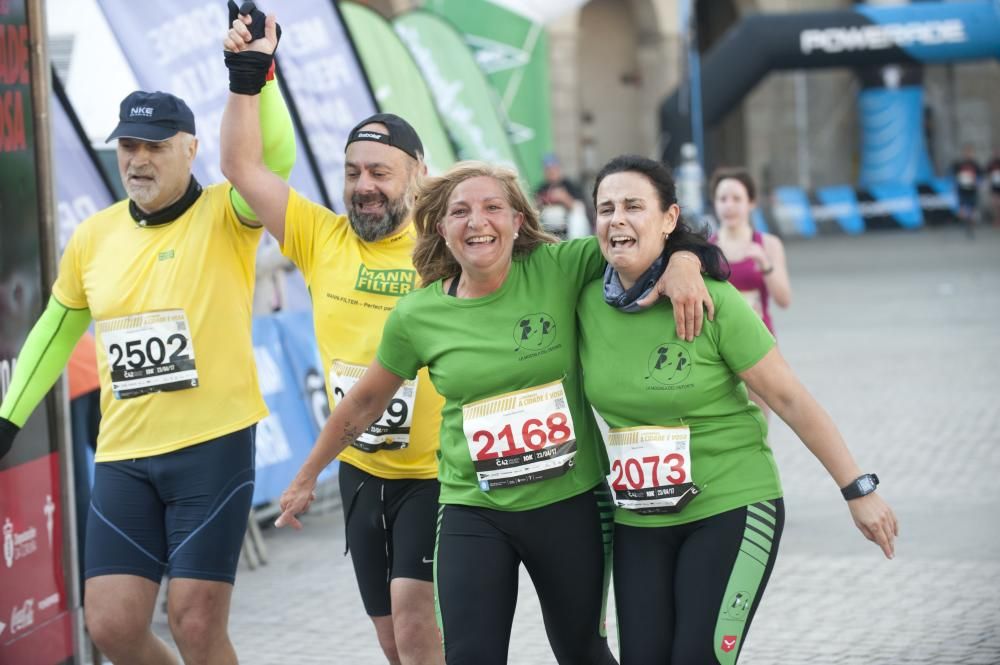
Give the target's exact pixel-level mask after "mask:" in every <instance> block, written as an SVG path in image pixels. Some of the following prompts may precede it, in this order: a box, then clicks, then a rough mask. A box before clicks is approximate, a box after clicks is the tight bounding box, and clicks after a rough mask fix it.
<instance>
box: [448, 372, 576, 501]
mask: <svg viewBox="0 0 1000 665" xmlns="http://www.w3.org/2000/svg"><path fill="white" fill-rule="evenodd" d="M462 420H463V429H464V430H465V438H466V441H467V443H468V444H469V454H470V455H471V456H472V463H473V466H474V467H475V470H476V480H477V481H478V482H479V489H481V490H483V491H484V492H488V491H490V490H491V489H496V488H500V487H515V486H517V485H526V484H528V483H537V482H539V481H542V480H548V479H549V478H555V477H558V476H561V475H563V474H564V473H566V472H567V471H568V470H569V469H571V468H573V458H574V457H575V456H576V432H575V431H574V430H573V418H572V416H571V415H570V412H569V407H568V406H567V405H566V391H565V390H564V389H563V385H562V381H554V382H552V383H548V384H545V385H543V386H537V387H535V388H528V389H525V390H518V391H516V392H512V393H506V394H503V395H498V396H496V397H490V398H488V399H484V400H480V401H478V402H473V403H471V404H466V405H465V406H463V407H462Z"/></svg>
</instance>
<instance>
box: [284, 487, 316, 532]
mask: <svg viewBox="0 0 1000 665" xmlns="http://www.w3.org/2000/svg"><path fill="white" fill-rule="evenodd" d="M315 500H316V483H315V481H313V482H301V481H299V480H298V479H296V480H294V481H292V484H291V485H289V486H288V489H286V490H285V491H284V492H282V493H281V499H279V501H278V505H279V506H280V507H281V514H280V515H278V519H276V520H275V521H274V526H276V527H278V528H279V529H280V528H281V527H283V526H287V525H289V524H290V525H291V526H292V527H293V528H295V529H301V528H302V522H300V521H299V520H298V519H297V516H298V515H301V514H302V513H304V512H306V511H307V510H309V506H310V505H311V504H312V502H313V501H315Z"/></svg>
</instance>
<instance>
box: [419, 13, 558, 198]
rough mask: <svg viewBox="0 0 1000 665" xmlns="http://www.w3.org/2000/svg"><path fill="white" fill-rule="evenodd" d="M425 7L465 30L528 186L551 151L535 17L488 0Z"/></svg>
mask: <svg viewBox="0 0 1000 665" xmlns="http://www.w3.org/2000/svg"><path fill="white" fill-rule="evenodd" d="M424 6H425V8H426V9H429V10H431V11H434V12H436V13H438V14H440V15H441V16H443V17H445V18H446V19H448V20H449V21H450V22H451V23H452V24H454V25H455V26H456V27H457V28H458V31H459V32H461V33H463V34H464V35H465V40H466V43H467V44H468V45H469V46H470V47H471V48H472V50H473V52H475V54H476V61H477V62H478V63H479V66H480V67H481V68H482V70H483V71H484V72H485V73H486V75H487V77H488V79H489V81H490V83H491V84H492V85H493V88H494V89H495V90H496V91H497V94H498V96H499V99H500V108H501V110H502V112H503V113H505V114H506V116H507V121H508V122H507V131H508V134H509V136H510V140H511V143H512V144H513V145H514V150H515V151H516V153H517V156H518V163H519V164H520V165H521V173H522V175H523V177H524V178H525V180H527V181H528V182H529V183H530V184H531V186H533V187H536V186H538V185H540V184H541V182H542V179H543V176H542V158H543V157H544V156H545V155H546V154H548V153H550V152H552V110H551V104H550V102H549V61H548V57H549V56H548V50H549V49H548V39H547V37H546V35H545V30H544V28H543V26H542V25H541V24H540V23H537V22H534V21H532V20H530V19H528V18H526V17H525V16H523V15H521V14H518V13H515V12H512V11H510V10H508V9H505V8H504V7H501V6H498V5H497V4H494V3H493V2H490V1H489V0H426V2H425V4H424Z"/></svg>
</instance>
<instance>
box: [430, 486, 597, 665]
mask: <svg viewBox="0 0 1000 665" xmlns="http://www.w3.org/2000/svg"><path fill="white" fill-rule="evenodd" d="M613 519H614V510H613V506H612V503H611V498H610V494H609V492H608V489H607V486H606V485H604V484H603V483H602V484H601V485H600V486H598V488H595V489H594V490H591V491H588V492H584V493H583V494H580V495H577V496H575V497H572V498H569V499H564V500H562V501H558V502H556V503H553V504H551V505H548V506H544V507H542V508H536V509H534V510H524V511H519V512H507V511H502V510H493V509H489V508H475V507H471V506H455V505H445V506H441V517H440V519H439V523H438V543H437V551H436V554H435V559H436V563H435V577H434V579H435V592H436V596H437V599H438V613H439V618H438V621H439V625H440V628H441V634H442V638H443V639H444V649H445V660H446V661H447V663H448V665H493V664H496V665H501V664H503V663H507V655H508V654H507V652H508V648H509V645H510V631H511V623H512V622H513V619H514V605H515V604H516V602H517V585H518V575H519V569H520V566H521V564H522V563H523V564H524V567H525V569H526V570H527V571H528V574H529V575H530V576H531V580H532V582H533V583H534V585H535V590H536V591H537V593H538V600H539V602H540V603H541V606H542V616H541V620H542V621H543V622H544V625H545V632H546V634H547V635H548V638H549V644H550V645H551V646H552V652H553V653H554V654H555V660H556V662H558V663H560V665H605V664H613V663H615V659H614V656H612V655H611V651H610V650H609V648H608V642H607V637H606V632H605V630H604V610H605V607H606V601H607V593H608V575H607V573H608V571H609V567H610V554H611V535H612V533H611V532H612V528H613ZM535 657H536V658H540V657H541V654H538V655H536V656H535Z"/></svg>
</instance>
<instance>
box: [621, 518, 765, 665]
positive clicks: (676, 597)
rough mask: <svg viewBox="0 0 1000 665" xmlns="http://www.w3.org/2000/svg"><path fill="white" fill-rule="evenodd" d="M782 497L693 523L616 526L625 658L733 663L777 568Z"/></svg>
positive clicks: (625, 662) (681, 664)
mask: <svg viewBox="0 0 1000 665" xmlns="http://www.w3.org/2000/svg"><path fill="white" fill-rule="evenodd" d="M784 523H785V508H784V502H783V501H782V500H781V499H773V500H770V501H760V502H758V503H754V504H751V505H749V506H744V507H743V508H738V509H736V510H730V511H728V512H725V513H721V514H719V515H714V516H712V517H707V518H705V519H703V520H698V521H697V522H691V523H690V524H681V525H678V526H668V527H650V528H645V527H632V526H625V525H622V524H618V525H616V527H615V604H616V607H617V610H618V631H619V632H618V635H619V641H620V644H621V665H647V664H648V663H675V664H677V665H693V664H695V663H697V664H698V665H707V664H710V663H721V664H723V665H731V664H732V663H735V662H736V659H737V658H738V657H739V653H740V650H741V649H742V648H743V642H744V640H745V639H746V635H747V631H748V630H749V628H750V622H751V620H752V619H753V615H754V612H756V610H757V606H758V604H759V603H760V598H761V595H762V594H763V593H764V587H766V586H767V581H768V578H770V576H771V570H772V568H773V567H774V560H775V556H776V555H777V553H778V543H779V541H780V540H781V531H782V529H783V527H784Z"/></svg>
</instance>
